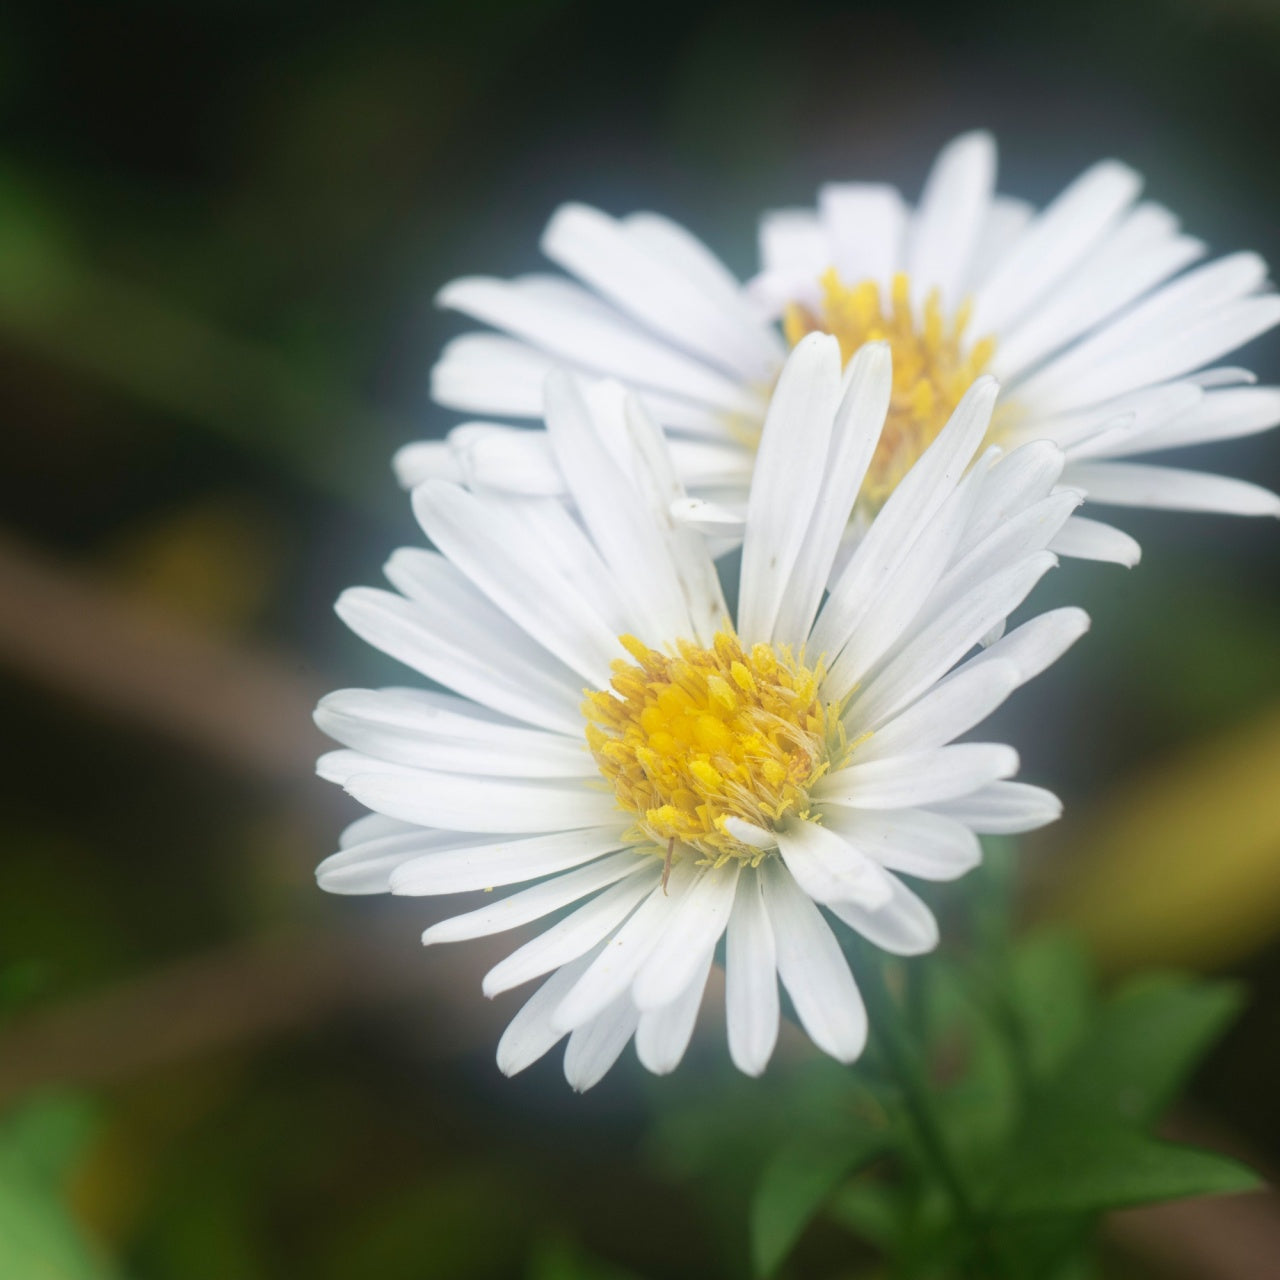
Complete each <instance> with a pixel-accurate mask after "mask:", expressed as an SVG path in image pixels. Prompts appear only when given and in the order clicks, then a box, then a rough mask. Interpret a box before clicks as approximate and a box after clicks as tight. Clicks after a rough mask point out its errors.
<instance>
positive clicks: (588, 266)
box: [542, 204, 783, 381]
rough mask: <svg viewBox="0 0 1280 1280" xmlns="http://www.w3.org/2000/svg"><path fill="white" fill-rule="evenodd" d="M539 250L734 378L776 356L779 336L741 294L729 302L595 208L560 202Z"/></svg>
mask: <svg viewBox="0 0 1280 1280" xmlns="http://www.w3.org/2000/svg"><path fill="white" fill-rule="evenodd" d="M542 250H543V252H544V253H545V254H546V255H547V257H549V258H550V259H552V261H554V262H558V263H559V264H560V265H561V266H562V267H564V268H565V269H566V270H567V271H570V272H572V273H573V274H574V275H576V276H577V277H578V278H579V279H581V280H584V281H586V282H587V283H588V284H590V285H591V286H592V287H593V288H594V289H596V290H597V291H598V292H599V293H601V294H602V295H603V296H604V297H606V298H608V299H610V301H612V302H613V303H614V305H615V306H617V307H619V308H620V309H621V310H623V311H625V312H627V313H628V314H629V315H631V316H632V317H633V318H635V319H636V320H638V321H640V323H641V324H643V325H645V326H646V327H647V328H649V329H652V330H654V331H655V332H657V333H661V334H663V335H664V336H666V337H667V338H670V339H671V340H672V341H673V342H675V343H676V344H677V345H679V346H681V347H683V348H685V349H687V350H689V351H694V352H696V353H697V354H698V355H700V356H702V357H703V358H704V359H706V360H708V361H711V362H712V363H714V364H717V365H722V366H724V367H726V368H728V369H730V370H732V372H733V373H735V374H736V375H737V376H738V377H740V378H743V379H745V380H747V381H753V380H761V381H762V380H765V379H767V378H768V377H769V376H770V375H771V374H772V373H773V370H774V369H775V368H776V367H777V364H778V361H779V360H780V359H781V358H782V354H783V353H782V348H781V345H780V343H779V340H778V338H777V335H776V334H774V333H772V332H771V331H770V330H769V329H768V328H767V327H766V326H765V325H763V324H761V323H760V322H759V321H758V320H757V319H756V317H755V315H754V314H753V312H752V311H751V310H750V309H749V308H748V306H747V303H746V300H745V298H743V299H742V300H741V301H740V302H739V301H738V300H736V299H735V301H734V304H733V305H730V304H729V303H728V299H726V297H725V295H724V292H723V290H721V289H711V290H708V289H705V288H704V287H703V285H702V281H701V279H700V278H699V277H698V276H696V275H690V274H689V272H688V271H687V270H685V269H683V266H682V265H681V264H677V263H675V262H673V261H672V260H671V259H670V257H669V256H668V255H666V254H660V253H654V252H653V251H652V249H651V248H650V246H649V244H648V243H646V241H645V237H644V236H643V235H641V236H635V235H632V234H631V233H630V231H629V229H628V227H627V226H626V225H625V224H623V223H619V222H616V221H615V220H614V219H613V218H611V217H609V215H608V214H605V213H601V212H600V210H598V209H592V208H589V207H588V206H586V205H580V204H566V205H561V207H560V208H559V209H557V210H556V212H555V214H554V215H553V216H552V218H551V221H550V222H549V223H548V224H547V229H546V231H545V232H544V233H543V236H542Z"/></svg>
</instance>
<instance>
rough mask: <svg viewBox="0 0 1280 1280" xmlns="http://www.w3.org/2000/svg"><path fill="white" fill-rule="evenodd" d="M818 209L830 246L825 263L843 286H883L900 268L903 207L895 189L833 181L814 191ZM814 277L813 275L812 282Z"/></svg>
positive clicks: (877, 185) (904, 216) (904, 225)
mask: <svg viewBox="0 0 1280 1280" xmlns="http://www.w3.org/2000/svg"><path fill="white" fill-rule="evenodd" d="M818 207H819V209H820V210H821V212H822V224H823V227H824V228H825V230H826V233H827V236H828V243H829V245H830V262H829V263H822V264H821V265H819V267H818V274H821V272H822V270H823V269H824V268H825V267H826V266H828V265H830V266H834V267H835V269H836V270H837V271H838V272H839V273H840V278H841V279H842V280H844V281H845V282H846V283H848V284H854V283H856V282H858V281H860V280H875V281H876V282H877V283H878V284H879V285H880V286H881V288H882V289H883V288H885V287H887V286H888V285H889V283H890V281H891V280H892V279H893V275H894V273H895V272H896V271H898V270H899V269H900V268H901V262H902V242H903V238H904V236H905V234H906V225H907V208H906V205H905V204H904V203H903V200H902V196H901V195H900V194H899V192H898V189H897V188H896V187H890V186H886V185H885V184H883V183H878V182H876V183H872V182H833V183H829V184H828V185H826V186H824V187H823V188H822V189H821V190H820V191H819V192H818ZM816 278H817V276H816V275H815V276H814V279H815V280H816Z"/></svg>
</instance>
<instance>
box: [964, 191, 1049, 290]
mask: <svg viewBox="0 0 1280 1280" xmlns="http://www.w3.org/2000/svg"><path fill="white" fill-rule="evenodd" d="M1034 216H1035V208H1034V207H1033V206H1032V205H1031V203H1030V202H1029V201H1026V200H1019V199H1017V198H1016V197H1014V196H1002V195H997V196H993V197H992V198H991V203H990V204H989V205H988V206H987V217H986V221H985V222H984V223H983V224H982V231H981V233H980V234H979V236H978V243H977V245H976V246H975V247H974V250H973V260H972V261H971V262H970V263H969V272H968V275H967V277H966V279H965V283H964V293H965V295H966V296H967V295H969V294H972V293H974V292H975V291H976V290H977V289H979V288H980V287H981V286H982V285H984V284H985V283H986V282H987V280H988V279H990V277H991V275H992V274H993V273H994V272H995V271H996V269H997V268H999V266H1000V264H1001V263H1002V262H1003V261H1004V260H1005V258H1006V257H1008V255H1009V252H1010V250H1011V249H1013V248H1014V247H1015V246H1016V245H1017V243H1018V241H1019V240H1020V239H1021V238H1022V233H1023V232H1024V231H1025V230H1026V229H1027V225H1028V224H1029V223H1030V222H1031V219H1032V218H1033V217H1034Z"/></svg>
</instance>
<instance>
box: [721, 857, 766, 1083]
mask: <svg viewBox="0 0 1280 1280" xmlns="http://www.w3.org/2000/svg"><path fill="white" fill-rule="evenodd" d="M763 894H764V889H763V887H762V883H761V873H760V872H759V871H757V870H755V869H751V868H748V869H747V870H746V871H744V872H743V873H742V875H741V876H740V877H739V879H738V890H737V895H736V897H735V899H734V904H733V913H732V915H730V917H729V929H728V935H727V937H726V940H725V995H724V1000H725V1018H726V1021H727V1024H728V1035H729V1056H730V1057H731V1058H732V1059H733V1065H734V1066H735V1067H737V1068H738V1070H739V1071H742V1072H745V1073H746V1074H747V1075H749V1076H758V1075H759V1074H760V1073H761V1072H762V1071H763V1070H764V1069H765V1067H766V1066H768V1065H769V1059H770V1058H771V1057H772V1056H773V1048H774V1045H776V1044H777V1042H778V1012H779V1007H778V976H777V954H776V948H775V946H774V941H773V926H772V925H771V924H770V923H769V914H768V912H767V911H766V910H765V905H764V897H763Z"/></svg>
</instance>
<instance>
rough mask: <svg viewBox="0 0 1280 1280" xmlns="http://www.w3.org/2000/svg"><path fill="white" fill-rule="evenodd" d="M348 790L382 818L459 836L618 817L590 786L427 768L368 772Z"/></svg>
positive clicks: (593, 823)
mask: <svg viewBox="0 0 1280 1280" xmlns="http://www.w3.org/2000/svg"><path fill="white" fill-rule="evenodd" d="M382 767H383V768H385V769H389V768H390V767H391V766H385V765H384V766H382ZM345 785H346V790H347V791H348V793H349V794H351V795H352V796H354V797H355V798H356V799H357V800H359V801H360V803H361V804H363V805H366V806H367V807H368V808H370V809H375V810H377V812H378V813H385V814H387V815H388V816H389V817H392V818H400V819H402V820H403V821H405V822H417V823H421V825H422V826H424V827H449V828H451V829H453V830H455V831H477V832H485V831H491V832H493V833H494V834H502V835H506V834H510V833H511V832H529V833H531V834H532V833H535V832H539V831H571V830H575V829H577V828H579V827H603V826H610V825H612V824H613V822H614V821H615V820H616V818H617V813H618V810H617V806H616V802H615V801H614V798H613V797H612V796H610V795H605V794H604V793H603V792H601V791H590V790H587V789H586V787H573V786H567V785H559V786H557V785H553V784H550V783H539V782H512V781H509V780H508V779H506V778H469V777H466V776H465V775H463V774H458V773H435V772H433V771H430V770H427V769H405V770H403V771H402V772H400V773H390V772H387V773H362V774H358V775H356V776H355V777H351V778H348V779H347V782H346V784H345Z"/></svg>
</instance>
